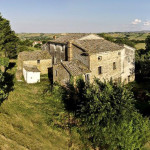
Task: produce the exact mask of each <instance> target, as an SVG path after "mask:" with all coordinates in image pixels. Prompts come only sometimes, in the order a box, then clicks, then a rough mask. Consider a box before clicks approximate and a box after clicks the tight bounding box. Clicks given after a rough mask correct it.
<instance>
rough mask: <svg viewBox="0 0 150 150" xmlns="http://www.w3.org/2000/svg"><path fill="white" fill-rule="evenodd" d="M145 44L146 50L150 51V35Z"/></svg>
mask: <svg viewBox="0 0 150 150" xmlns="http://www.w3.org/2000/svg"><path fill="white" fill-rule="evenodd" d="M145 44H146V47H145V48H146V50H147V51H150V35H149V36H147V38H146V40H145Z"/></svg>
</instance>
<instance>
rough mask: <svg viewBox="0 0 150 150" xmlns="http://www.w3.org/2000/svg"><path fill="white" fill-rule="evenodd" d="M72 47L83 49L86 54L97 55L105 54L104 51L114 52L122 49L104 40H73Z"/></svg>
mask: <svg viewBox="0 0 150 150" xmlns="http://www.w3.org/2000/svg"><path fill="white" fill-rule="evenodd" d="M73 44H74V45H76V46H78V47H80V48H82V49H84V50H85V51H86V52H88V53H98V52H105V51H115V50H120V49H122V48H123V47H122V46H120V45H118V44H116V43H113V42H110V41H107V40H104V39H98V40H75V41H74V42H73Z"/></svg>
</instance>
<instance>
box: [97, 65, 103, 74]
mask: <svg viewBox="0 0 150 150" xmlns="http://www.w3.org/2000/svg"><path fill="white" fill-rule="evenodd" d="M98 74H102V67H101V66H99V67H98Z"/></svg>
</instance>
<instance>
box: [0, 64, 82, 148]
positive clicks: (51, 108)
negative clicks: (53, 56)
mask: <svg viewBox="0 0 150 150" xmlns="http://www.w3.org/2000/svg"><path fill="white" fill-rule="evenodd" d="M8 72H9V73H12V74H14V72H15V67H14V68H12V69H11V70H10V69H9V70H8ZM48 86H49V82H48V78H47V77H46V76H43V77H42V80H41V82H40V83H37V84H27V83H25V82H17V81H15V80H14V90H13V91H11V92H10V93H9V97H8V99H7V100H5V101H4V102H3V103H2V105H1V106H0V149H2V150H26V149H31V150H67V149H68V145H69V143H70V140H71V139H72V137H74V139H72V143H73V144H72V147H71V148H70V149H81V143H80V140H79V135H78V134H77V132H76V131H75V132H74V133H73V132H72V135H71V136H70V135H69V132H68V128H67V124H66V123H67V121H68V118H67V115H68V113H67V112H66V111H65V110H64V107H63V104H62V103H61V101H60V100H59V98H56V97H54V95H52V94H51V93H46V94H43V91H44V90H45V89H47V87H48Z"/></svg>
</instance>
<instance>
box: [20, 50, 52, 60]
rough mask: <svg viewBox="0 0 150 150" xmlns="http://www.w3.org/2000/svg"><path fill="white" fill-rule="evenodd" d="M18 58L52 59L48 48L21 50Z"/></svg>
mask: <svg viewBox="0 0 150 150" xmlns="http://www.w3.org/2000/svg"><path fill="white" fill-rule="evenodd" d="M18 58H21V59H22V60H23V61H26V60H42V59H50V58H51V55H50V53H49V52H48V51H46V50H43V51H41V50H36V51H31V52H26V51H24V52H20V53H19V55H18Z"/></svg>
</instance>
